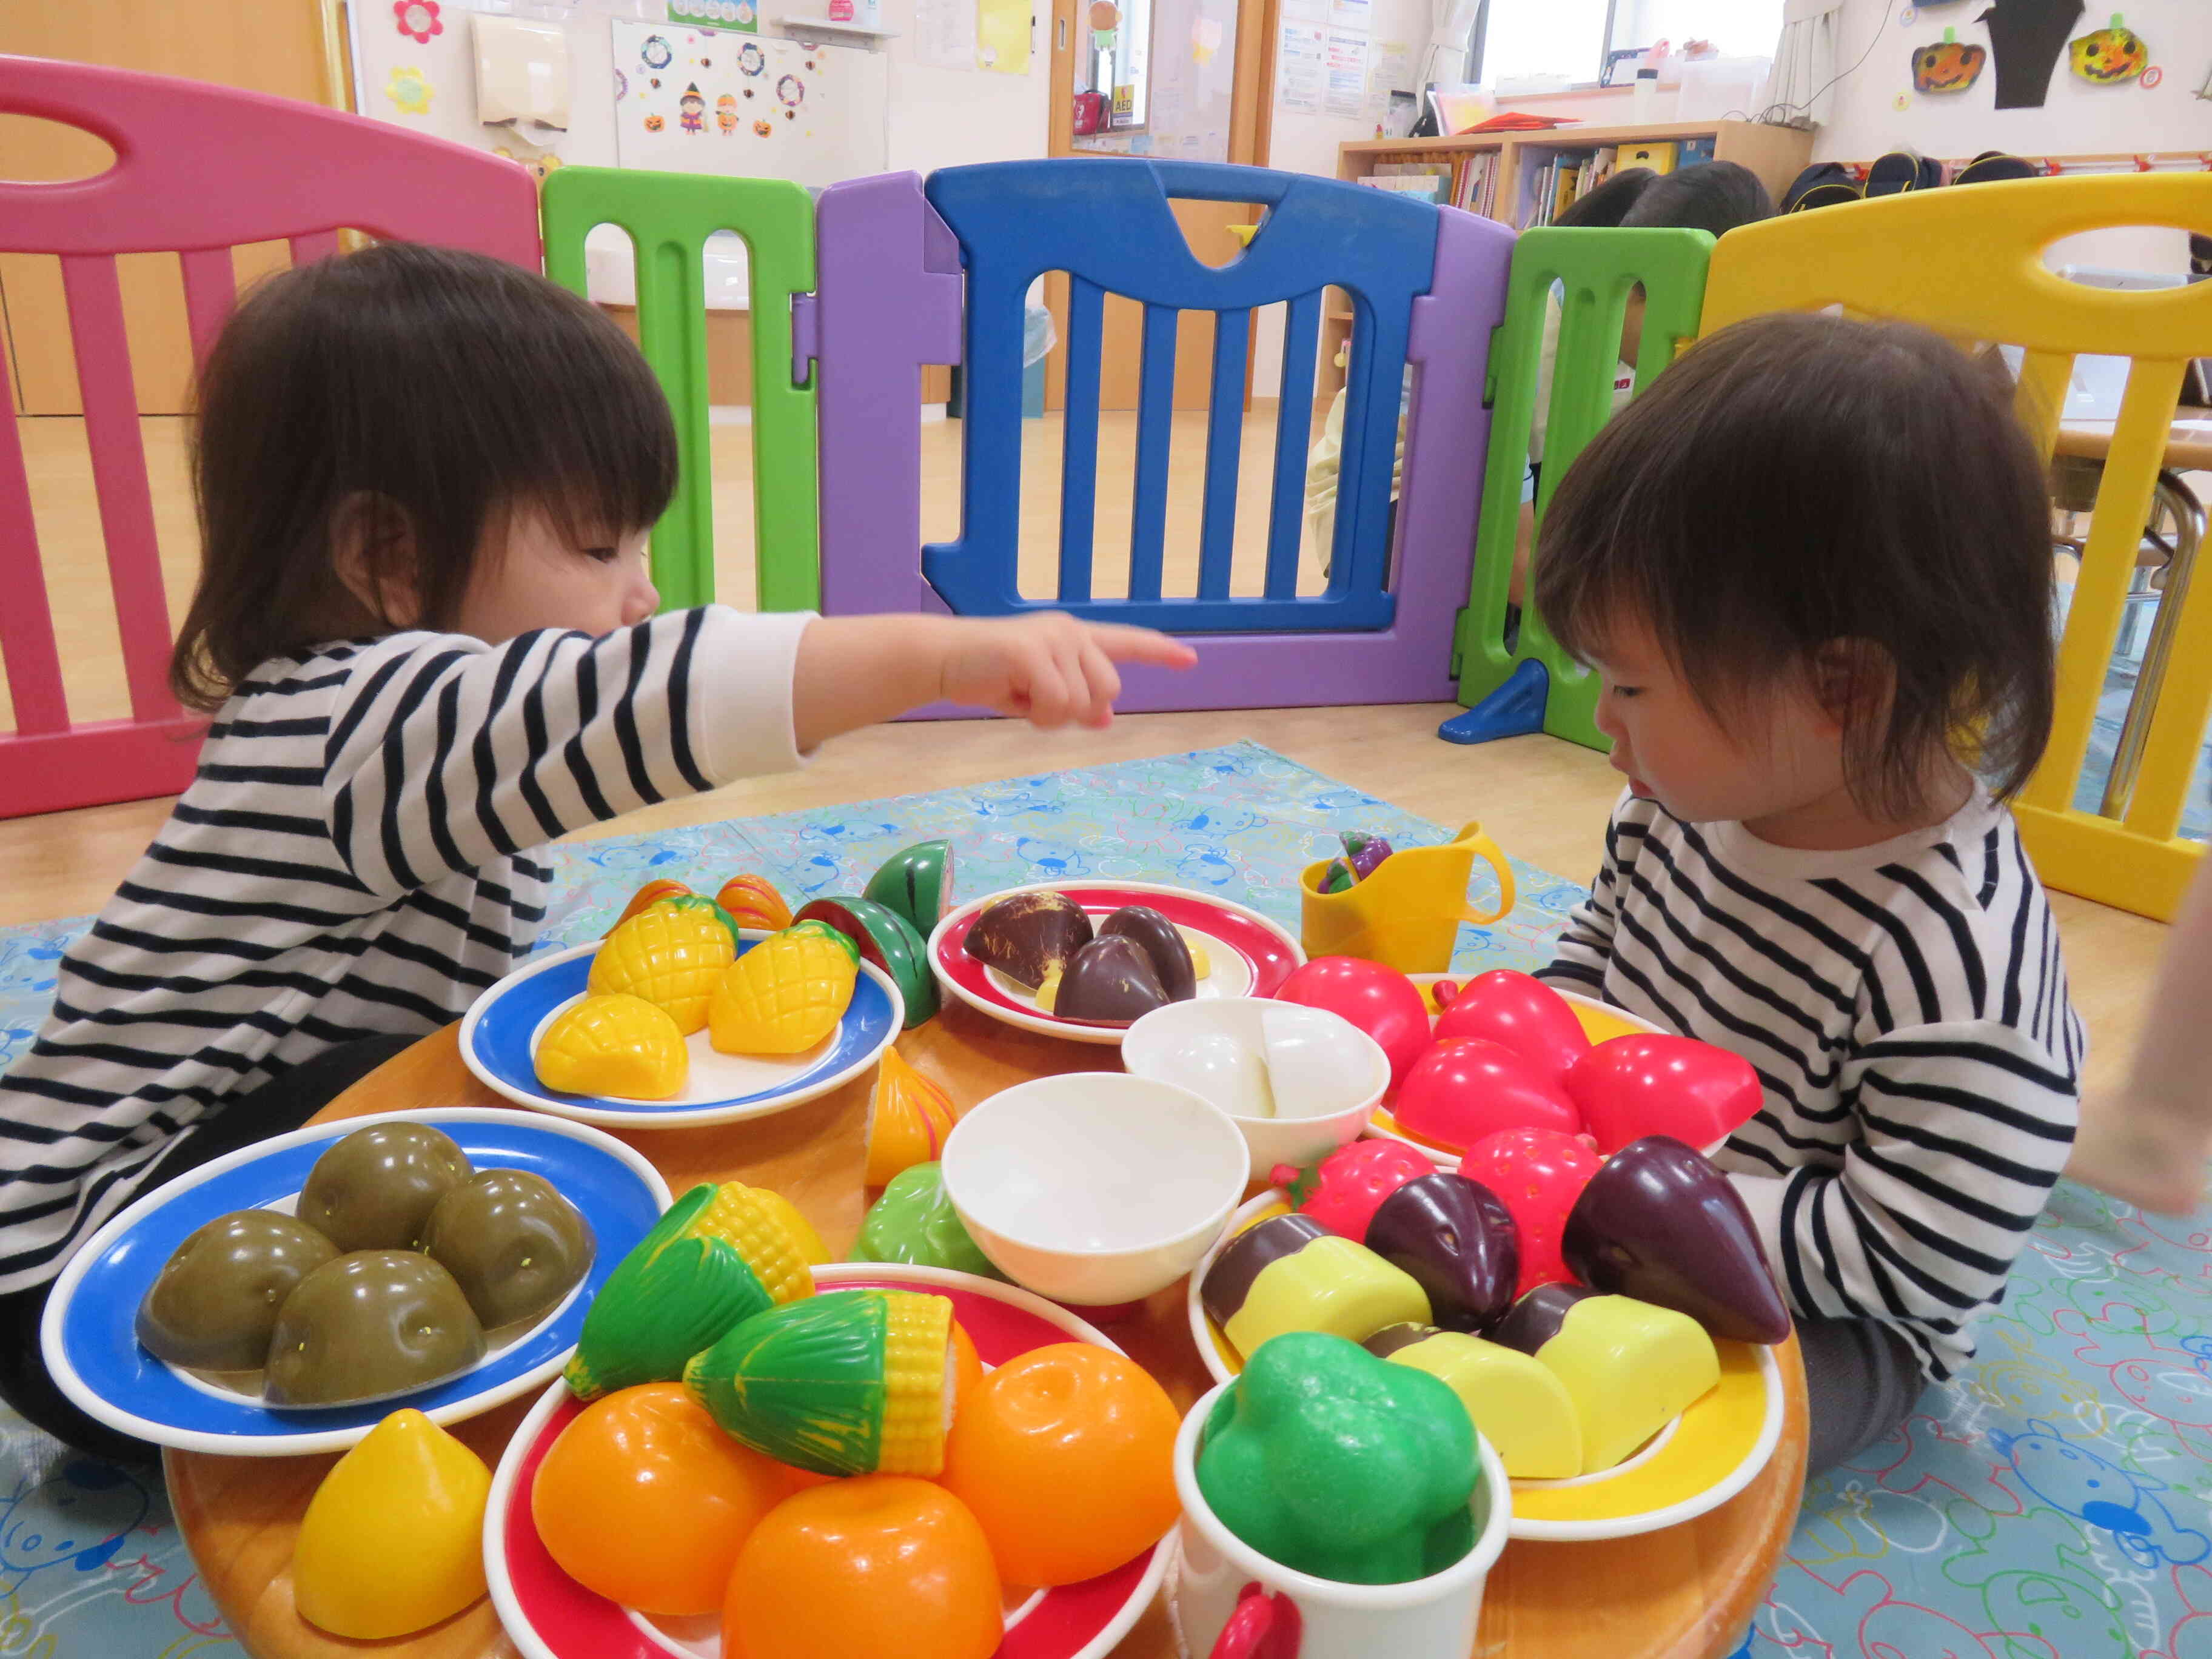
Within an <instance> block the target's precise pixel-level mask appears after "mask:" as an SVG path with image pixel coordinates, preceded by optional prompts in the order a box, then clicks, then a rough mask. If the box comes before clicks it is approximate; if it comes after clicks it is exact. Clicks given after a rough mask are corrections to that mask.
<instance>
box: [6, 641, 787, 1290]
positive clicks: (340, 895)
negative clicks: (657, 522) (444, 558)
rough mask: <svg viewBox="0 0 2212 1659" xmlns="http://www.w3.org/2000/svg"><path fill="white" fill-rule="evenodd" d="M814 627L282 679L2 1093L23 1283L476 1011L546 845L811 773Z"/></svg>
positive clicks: (511, 945) (297, 671) (376, 645)
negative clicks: (308, 1067) (663, 807)
mask: <svg viewBox="0 0 2212 1659" xmlns="http://www.w3.org/2000/svg"><path fill="white" fill-rule="evenodd" d="M808 620H809V618H808V617H806V616H805V615H801V614H789V615H776V616H760V617H754V616H746V615H741V614H740V613H738V612H737V611H731V610H727V609H725V608H723V607H720V606H714V605H710V606H708V607H706V608H704V609H702V610H696V611H677V612H672V613H671V614H669V615H667V616H664V617H656V618H654V619H653V621H651V622H647V623H642V624H641V625H639V626H638V627H635V628H629V629H621V630H619V631H617V632H616V633H613V634H610V635H605V637H603V638H599V639H593V638H592V637H591V636H590V635H585V634H578V633H563V632H556V631H551V630H544V631H539V632H536V633H531V634H526V635H522V636H521V637H520V638H519V639H516V640H513V641H510V642H509V643H507V644H506V645H503V646H497V647H494V646H489V645H486V644H485V643H484V642H483V641H481V640H475V639H471V638H468V637H466V636H465V635H437V634H427V633H407V634H395V635H390V636H389V637H386V638H385V639H380V640H375V641H351V642H347V643H341V644H334V645H329V646H325V647H320V648H319V649H317V650H314V651H311V652H309V653H307V655H305V656H304V657H302V658H301V659H297V660H292V659H281V660H277V661H274V662H270V663H265V664H264V665H262V666H261V667H259V668H258V669H257V670H255V671H254V672H253V674H252V677H251V678H248V679H247V680H246V683H245V684H242V685H241V686H240V688H239V690H238V691H237V693H236V695H234V696H233V697H232V698H231V699H230V700H229V701H228V702H226V703H225V704H224V705H223V707H222V709H221V711H220V712H219V713H218V714H216V720H215V723H214V725H213V726H211V727H210V730H209V732H208V737H207V743H206V746H205V747H204V749H203V750H201V753H200V761H199V769H198V772H197V775H196V777H195V778H194V779H193V781H192V784H191V787H190V788H189V789H187V790H186V791H185V793H184V794H183V795H182V796H181V797H180V798H179V799H178V802H177V805H176V809H175V811H173V813H172V814H171V816H170V818H169V821H168V823H167V824H165V825H163V826H162V829H161V834H160V835H159V836H156V837H155V841H154V844H153V845H152V846H151V847H149V848H148V849H147V850H146V854H145V855H144V857H143V858H142V859H141V860H139V862H138V865H137V868H136V869H134V870H133V871H132V872H131V875H130V878H128V879H127V880H125V882H124V884H123V885H122V886H121V887H119V888H118V889H117V890H116V894H115V896H114V897H113V898H112V899H111V900H109V901H108V902H107V905H106V908H104V909H102V910H101V911H100V915H99V918H98V919H97V920H96V921H94V923H93V926H92V929H91V931H90V932H89V933H87V934H86V935H85V936H84V937H83V938H82V939H79V940H78V941H77V942H76V945H72V946H71V947H70V951H69V952H68V954H67V955H66V956H65V957H64V958H63V960H62V963H61V969H60V987H59V989H58V993H57V994H56V997H55V1000H54V1006H53V1012H52V1014H51V1015H50V1016H49V1017H48V1018H47V1020H46V1024H45V1025H44V1026H43V1027H42V1028H41V1029H40V1032H39V1035H38V1037H37V1039H36V1040H35V1041H34V1042H33V1043H32V1044H31V1046H30V1048H28V1049H27V1050H26V1051H25V1052H24V1054H23V1055H22V1057H21V1059H20V1060H18V1061H17V1063H16V1064H15V1066H13V1067H12V1068H10V1069H9V1073H8V1074H7V1076H6V1077H5V1078H4V1079H0V1292H5V1291H17V1290H22V1289H26V1288H28V1287H30V1286H32V1285H37V1284H39V1283H40V1282H41V1281H43V1280H45V1279H48V1278H51V1277H52V1275H53V1274H54V1273H56V1272H57V1271H58V1270H59V1268H60V1267H61V1264H62V1263H63V1261H65V1260H66V1259H67V1257H68V1255H69V1254H70V1250H71V1249H73V1248H75V1246H76V1244H78V1243H81V1242H82V1239H83V1238H84V1237H85V1236H86V1235H87V1234H88V1232H89V1231H91V1230H92V1229H94V1227H96V1226H98V1225H99V1224H100V1222H101V1221H102V1220H104V1219H105V1218H106V1217H107V1216H108V1215H109V1214H111V1213H112V1212H114V1211H115V1210H116V1209H117V1208H118V1206H120V1205H121V1204H122V1203H123V1202H124V1201H125V1199H127V1198H128V1197H129V1196H130V1194H131V1192H132V1190H133V1189H134V1188H136V1187H137V1185H138V1184H139V1183H140V1182H143V1180H144V1179H145V1177H146V1176H147V1175H148V1174H149V1172H150V1171H151V1170H152V1169H153V1167H154V1165H155V1163H156V1161H157V1160H158V1159H159V1158H161V1155H162V1153H163V1152H165V1151H166V1150H167V1148H169V1147H171V1146H175V1145H176V1144H178V1142H179V1139H181V1138H182V1137H183V1136H184V1135H185V1134H186V1133H189V1131H190V1128H191V1125H192V1124H193V1123H194V1122H195V1121H197V1120H198V1119H200V1118H202V1117H203V1116H204V1115H207V1114H208V1113H209V1112H210V1111H211V1110H213V1109H218V1108H219V1107H220V1106H221V1105H222V1102H223V1101H224V1099H225V1097H228V1096H230V1095H234V1094H239V1093H241V1092H243V1091H246V1090H250V1089H252V1088H253V1087H254V1086H256V1085H258V1084H261V1083H264V1082H265V1081H267V1080H268V1079H270V1078H272V1077H275V1076H276V1075H277V1074H278V1073H282V1072H284V1071H286V1070H289V1068H290V1067H292V1066H297V1065H299V1064H300V1063H301V1062H302V1061H304V1060H311V1059H313V1057H314V1056H315V1055H316V1054H319V1053H321V1052H322V1051H323V1050H325V1049H326V1048H330V1047H331V1045H333V1044H336V1043H340V1042H348V1041H349V1040H351V1039H353V1038H356V1037H362V1036H377V1035H382V1034H398V1035H406V1034H410V1033H417V1032H428V1031H431V1030H435V1029H437V1028H438V1027H439V1026H441V1025H443V1024H446V1023H447V1022H448V1021H450V1020H452V1019H453V1018H456V1017H457V1016H459V1014H460V1013H461V1012H463V1011H464V1010H465V1009H466V1008H467V1007H468V1006H469V1004H470V1003H471V1001H473V1000H475V998H476V996H477V993H478V992H480V991H482V990H483V988H484V987H486V986H488V985H489V984H491V983H492V981H495V980H496V979H497V978H499V977H500V975H502V974H504V973H506V972H507V969H509V968H511V967H513V964H514V961H515V958H516V957H519V956H521V955H522V954H524V953H525V952H526V951H528V950H529V948H530V945H531V943H532V939H533V937H534V935H535V934H536V932H537V928H538V922H539V921H540V920H541V919H542V918H543V916H544V883H545V881H546V878H547V876H548V874H549V872H548V871H547V870H546V869H545V867H544V866H543V865H542V864H541V863H539V862H538V861H537V860H533V859H532V857H531V856H530V853H531V850H532V849H534V848H539V847H542V846H543V845H544V843H545V842H550V841H551V840H553V839H554V838H556V836H561V835H562V834H564V833H566V832H567V831H568V830H571V829H579V828H581V827H582V826H584V825H586V824H589V823H596V822H599V821H600V820H603V819H606V818H611V817H617V816H619V815H620V814H622V813H623V812H627V811H631V810H632V809H634V808H636V807H640V806H643V805H649V804H651V803H653V802H655V801H659V800H663V799H668V798H670V797H671V796H679V795H685V794H690V793H696V792H699V791H702V790H707V789H711V788H714V787H716V786H717V785H718V784H722V783H726V782H729V781H732V780H733V779H736V778H739V777H745V776H750V775H756V774H760V773H766V772H775V771H780V770H784V769H789V768H792V767H795V766H797V765H798V764H799V755H798V753H797V751H796V749H795V747H794V744H795V738H794V736H793V730H792V671H793V663H794V660H795V658H796V655H797V652H798V646H799V635H800V633H801V632H802V631H804V629H805V626H806V623H807V622H808Z"/></svg>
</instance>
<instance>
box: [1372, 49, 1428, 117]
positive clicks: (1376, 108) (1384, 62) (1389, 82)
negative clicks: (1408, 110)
mask: <svg viewBox="0 0 2212 1659" xmlns="http://www.w3.org/2000/svg"><path fill="white" fill-rule="evenodd" d="M1419 90H1420V88H1418V87H1416V86H1415V85H1414V84H1413V47H1411V46H1407V44H1406V43H1405V42H1404V41H1403V40H1377V41H1376V42H1375V44H1374V46H1373V47H1372V49H1371V50H1370V53H1369V57H1368V60H1367V105H1368V114H1369V115H1370V117H1372V118H1374V119H1376V120H1378V121H1379V120H1381V119H1382V118H1383V112H1384V111H1385V110H1386V109H1388V108H1389V103H1390V94H1392V93H1394V92H1404V93H1415V92H1418V91H1419Z"/></svg>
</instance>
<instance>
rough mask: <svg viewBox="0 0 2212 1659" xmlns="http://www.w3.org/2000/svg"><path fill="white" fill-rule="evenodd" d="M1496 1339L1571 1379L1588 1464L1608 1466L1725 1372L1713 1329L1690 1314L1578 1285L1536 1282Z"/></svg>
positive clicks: (1592, 1470)
mask: <svg viewBox="0 0 2212 1659" xmlns="http://www.w3.org/2000/svg"><path fill="white" fill-rule="evenodd" d="M1490 1339H1491V1340H1492V1341H1493V1342H1496V1343H1498V1344H1500V1345H1502V1346H1505V1347H1509V1348H1518V1349H1519V1350H1520V1351H1521V1352H1523V1353H1528V1354H1534V1356H1535V1357H1536V1358H1537V1359H1539V1360H1540V1361H1541V1362H1542V1363H1543V1364H1544V1365H1545V1367H1546V1368H1547V1370H1550V1371H1551V1372H1552V1374H1553V1376H1557V1377H1558V1378H1559V1382H1560V1383H1561V1385H1562V1386H1563V1387H1565V1389H1566V1391H1567V1397H1568V1398H1569V1399H1571V1400H1572V1401H1574V1402H1575V1416H1576V1419H1577V1421H1579V1422H1580V1423H1581V1425H1582V1434H1583V1467H1582V1472H1583V1474H1596V1473H1597V1472H1598V1471H1599V1470H1600V1469H1609V1468H1612V1467H1613V1465H1614V1464H1616V1463H1618V1462H1620V1460H1621V1459H1622V1458H1624V1457H1626V1456H1627V1455H1629V1454H1630V1453H1631V1452H1632V1451H1634V1450H1635V1449H1637V1448H1638V1446H1641V1445H1642V1444H1643V1443H1644V1442H1645V1441H1647V1440H1649V1439H1650V1437H1652V1436H1653V1435H1655V1434H1656V1433H1658V1432H1659V1431H1660V1430H1661V1429H1662V1428H1664V1427H1666V1426H1667V1423H1668V1419H1670V1418H1672V1417H1674V1414H1675V1413H1678V1412H1680V1411H1682V1410H1684V1409H1685V1408H1686V1407H1688V1406H1689V1405H1690V1404H1691V1403H1692V1401H1695V1400H1696V1399H1697V1398H1698V1397H1699V1395H1702V1394H1704V1393H1705V1390H1707V1389H1710V1388H1711V1387H1712V1386H1713V1385H1714V1384H1715V1383H1718V1382H1719V1381H1720V1379H1721V1368H1720V1356H1719V1355H1718V1354H1717V1353H1716V1352H1714V1351H1713V1340H1712V1338H1711V1337H1710V1336H1708V1335H1706V1334H1705V1328H1704V1327H1703V1326H1701V1325H1699V1323H1698V1322H1697V1321H1696V1320H1694V1319H1692V1318H1691V1317H1690V1316H1688V1315H1687V1314H1680V1313H1676V1312H1675V1311H1674V1310H1673V1309H1672V1308H1655V1307H1653V1306H1652V1305H1651V1304H1650V1303H1648V1302H1637V1301H1633V1300H1632V1299H1631V1298H1629V1297H1625V1296H1600V1295H1598V1294H1596V1293H1595V1292H1594V1291H1585V1290H1583V1289H1582V1288H1580V1287H1579V1286H1577V1285H1539V1286H1538V1287H1537V1288H1536V1289H1534V1290H1533V1291H1529V1292H1528V1295H1526V1296H1524V1297H1522V1298H1521V1300H1520V1301H1519V1302H1517V1303H1516V1304H1514V1308H1513V1311H1512V1312H1511V1313H1510V1314H1508V1315H1506V1316H1505V1317H1504V1320H1502V1321H1501V1322H1499V1323H1498V1327H1497V1328H1496V1329H1494V1330H1492V1332H1491V1334H1490Z"/></svg>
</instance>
